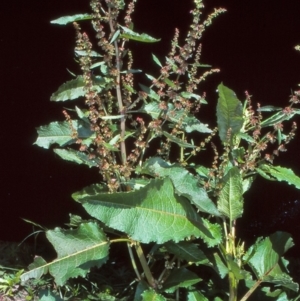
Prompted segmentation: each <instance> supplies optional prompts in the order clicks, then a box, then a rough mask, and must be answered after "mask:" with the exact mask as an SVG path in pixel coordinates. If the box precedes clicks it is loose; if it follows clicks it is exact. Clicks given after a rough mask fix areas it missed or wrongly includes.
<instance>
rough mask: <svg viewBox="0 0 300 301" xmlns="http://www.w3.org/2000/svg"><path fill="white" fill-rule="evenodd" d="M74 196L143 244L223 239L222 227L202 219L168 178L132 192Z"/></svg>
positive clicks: (103, 220) (96, 213)
mask: <svg viewBox="0 0 300 301" xmlns="http://www.w3.org/2000/svg"><path fill="white" fill-rule="evenodd" d="M72 197H73V198H74V199H75V200H76V201H78V202H80V203H81V204H82V205H83V207H84V208H85V210H86V211H87V212H88V213H89V214H90V215H91V216H93V217H94V218H96V219H98V220H100V221H101V222H103V223H105V224H106V225H107V226H108V227H111V228H113V229H116V230H119V231H121V232H125V233H126V234H127V235H129V236H130V237H131V238H132V239H134V240H137V241H140V242H142V243H149V242H152V241H154V242H156V243H164V242H166V241H169V240H174V241H176V242H178V241H181V240H184V239H185V238H187V237H190V236H195V237H201V238H202V239H203V240H204V241H205V242H206V243H207V244H208V245H209V246H214V245H216V244H218V243H219V242H220V240H221V229H220V226H219V225H217V224H211V223H210V222H208V221H207V220H205V219H203V218H201V217H200V216H199V215H198V214H197V213H196V211H195V210H194V208H193V207H192V206H191V204H190V203H189V201H188V200H187V199H186V198H185V197H182V196H178V195H176V194H175V193H174V188H173V185H172V182H171V180H170V179H168V178H166V179H164V180H161V179H154V180H152V181H151V182H150V183H149V184H148V185H146V186H145V187H142V188H140V189H139V190H136V191H131V192H120V193H113V194H109V193H95V194H90V195H87V193H86V192H84V193H81V192H77V193H74V194H73V196H72Z"/></svg>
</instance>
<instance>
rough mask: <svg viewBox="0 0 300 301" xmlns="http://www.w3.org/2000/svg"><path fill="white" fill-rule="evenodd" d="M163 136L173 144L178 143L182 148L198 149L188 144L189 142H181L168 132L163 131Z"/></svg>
mask: <svg viewBox="0 0 300 301" xmlns="http://www.w3.org/2000/svg"><path fill="white" fill-rule="evenodd" d="M163 134H164V135H165V136H166V137H167V138H168V139H169V140H170V141H171V142H174V143H176V144H177V145H179V146H180V147H183V148H196V146H195V145H193V144H190V143H187V142H185V141H184V140H181V139H180V138H178V137H176V136H173V135H171V134H169V133H168V132H165V131H163Z"/></svg>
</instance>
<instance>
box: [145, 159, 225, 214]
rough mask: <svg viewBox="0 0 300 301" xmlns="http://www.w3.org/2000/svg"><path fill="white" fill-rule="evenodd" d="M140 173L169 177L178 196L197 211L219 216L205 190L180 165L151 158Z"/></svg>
mask: <svg viewBox="0 0 300 301" xmlns="http://www.w3.org/2000/svg"><path fill="white" fill-rule="evenodd" d="M141 173H144V174H149V175H151V176H155V175H156V176H157V175H158V176H160V177H169V178H170V179H171V180H172V182H173V185H174V187H175V192H176V193H177V194H178V195H182V196H184V197H186V198H187V199H189V200H190V201H191V202H192V203H193V204H194V205H195V206H196V207H197V208H198V209H199V210H201V211H203V212H206V213H209V214H212V215H216V216H220V212H219V211H218V209H217V208H216V205H215V204H214V203H213V201H212V200H211V199H210V198H209V197H208V195H207V193H206V190H205V189H204V188H203V187H200V186H199V183H198V180H197V179H196V178H195V176H193V175H192V174H191V173H189V172H188V171H187V170H186V169H185V168H183V167H181V166H180V165H178V164H169V163H167V162H165V161H164V160H163V159H161V158H159V157H153V158H150V159H149V160H147V161H146V162H145V163H144V165H143V166H142V169H141Z"/></svg>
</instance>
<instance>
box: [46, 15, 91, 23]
mask: <svg viewBox="0 0 300 301" xmlns="http://www.w3.org/2000/svg"><path fill="white" fill-rule="evenodd" d="M91 19H93V17H92V15H89V14H77V15H73V16H64V17H60V18H58V19H55V20H52V21H51V22H50V23H52V24H59V25H66V24H68V23H73V22H78V21H82V20H91Z"/></svg>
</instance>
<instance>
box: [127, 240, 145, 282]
mask: <svg viewBox="0 0 300 301" xmlns="http://www.w3.org/2000/svg"><path fill="white" fill-rule="evenodd" d="M127 247H128V252H129V256H130V259H131V264H132V267H133V270H134V272H135V274H136V276H137V278H138V280H139V281H141V280H142V277H141V275H140V272H139V270H138V268H137V266H136V263H135V260H134V256H133V253H132V249H131V245H130V243H127Z"/></svg>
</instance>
